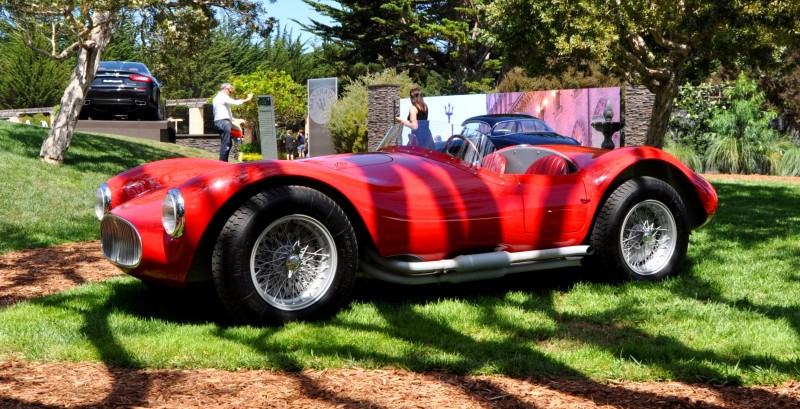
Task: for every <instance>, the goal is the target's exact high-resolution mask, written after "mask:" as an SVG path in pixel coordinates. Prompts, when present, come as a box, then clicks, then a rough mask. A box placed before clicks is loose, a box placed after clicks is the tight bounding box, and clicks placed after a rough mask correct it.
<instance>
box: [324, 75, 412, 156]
mask: <svg viewBox="0 0 800 409" xmlns="http://www.w3.org/2000/svg"><path fill="white" fill-rule="evenodd" d="M377 84H397V85H399V86H400V97H401V98H402V97H405V96H407V95H408V91H409V90H410V89H411V88H412V87H413V86H414V83H413V81H412V80H411V77H409V76H408V73H407V72H401V73H399V74H398V73H397V72H396V71H395V70H394V69H391V68H387V69H385V70H383V71H381V72H379V73H373V74H367V75H364V76H362V77H359V78H357V79H356V80H354V81H352V82H351V83H350V84H348V85H347V86H346V87H345V90H344V93H343V95H342V98H340V99H339V100H338V101H336V102H334V103H333V105H332V106H331V113H330V115H331V120H330V122H328V130H329V131H330V133H331V141H332V142H333V147H334V149H336V152H339V153H343V152H365V151H366V150H367V116H368V108H367V103H368V99H369V92H368V89H367V88H368V87H369V86H370V85H377Z"/></svg>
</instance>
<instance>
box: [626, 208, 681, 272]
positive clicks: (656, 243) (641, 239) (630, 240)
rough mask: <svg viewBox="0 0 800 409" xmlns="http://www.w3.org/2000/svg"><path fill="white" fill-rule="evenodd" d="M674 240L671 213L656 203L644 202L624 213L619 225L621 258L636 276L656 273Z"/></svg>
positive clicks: (663, 262) (674, 231)
mask: <svg viewBox="0 0 800 409" xmlns="http://www.w3.org/2000/svg"><path fill="white" fill-rule="evenodd" d="M676 238H677V226H676V224H675V218H674V217H673V216H672V212H670V210H669V209H668V208H667V207H666V206H665V205H664V204H663V203H661V202H659V201H656V200H645V201H643V202H641V203H639V204H637V205H636V206H634V207H633V208H632V209H631V210H630V212H628V214H627V216H626V217H625V221H624V222H623V224H622V230H621V231H620V243H621V248H622V257H623V258H624V260H625V263H626V264H627V265H628V267H630V268H631V269H632V270H633V271H635V272H636V273H638V274H642V275H650V274H656V273H658V272H659V271H661V269H662V268H664V266H666V265H667V264H668V263H669V261H670V259H671V258H672V253H673V252H675V246H676Z"/></svg>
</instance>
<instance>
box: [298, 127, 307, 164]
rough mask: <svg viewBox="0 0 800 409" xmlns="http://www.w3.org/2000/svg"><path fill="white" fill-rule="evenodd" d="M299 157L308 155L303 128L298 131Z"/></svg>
mask: <svg viewBox="0 0 800 409" xmlns="http://www.w3.org/2000/svg"><path fill="white" fill-rule="evenodd" d="M297 157H298V158H305V157H306V135H305V134H304V133H303V130H302V129H301V130H299V131H297Z"/></svg>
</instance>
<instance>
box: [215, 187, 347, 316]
mask: <svg viewBox="0 0 800 409" xmlns="http://www.w3.org/2000/svg"><path fill="white" fill-rule="evenodd" d="M212 260H213V261H212V272H213V276H214V283H215V286H216V288H217V293H218V294H219V296H220V299H221V300H222V303H223V304H224V305H225V307H226V308H227V309H228V311H229V312H230V313H231V314H232V315H234V316H235V317H236V318H238V319H240V320H241V321H244V322H247V323H250V324H254V325H266V324H281V323H285V322H290V321H296V320H313V319H320V318H326V317H329V316H331V315H332V314H334V313H336V312H337V311H338V310H339V309H340V308H341V307H342V305H343V304H344V303H345V302H346V301H347V299H348V298H349V295H350V291H351V290H352V287H353V283H354V281H355V273H356V268H357V266H358V249H357V244H356V237H355V233H354V231H353V227H352V226H351V224H350V221H349V220H348V218H347V216H346V215H345V213H344V212H343V211H342V209H341V208H340V207H339V206H338V205H337V204H336V203H335V202H333V200H331V199H330V198H329V197H327V196H325V195H324V194H322V193H321V192H319V191H316V190H313V189H310V188H306V187H300V186H290V187H280V188H273V189H270V190H267V191H265V192H262V193H260V194H258V195H256V196H254V197H253V198H251V199H250V200H249V201H247V202H246V203H245V204H244V205H243V206H242V207H241V208H239V209H238V210H237V211H236V212H234V214H233V215H232V216H231V217H230V218H229V219H228V222H227V223H226V224H225V227H224V228H223V229H222V232H221V234H220V236H219V238H218V240H217V243H216V246H215V248H214V254H213V259H212Z"/></svg>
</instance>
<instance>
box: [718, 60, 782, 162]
mask: <svg viewBox="0 0 800 409" xmlns="http://www.w3.org/2000/svg"><path fill="white" fill-rule="evenodd" d="M724 95H725V97H726V98H728V99H729V100H730V106H725V105H722V106H719V107H717V108H716V109H714V111H713V114H712V116H711V118H710V119H709V121H708V127H709V130H710V132H709V133H708V134H707V136H708V137H709V140H710V142H709V147H708V151H707V152H706V155H705V162H706V168H707V169H710V170H715V171H718V172H723V173H769V172H770V171H772V169H771V166H770V160H769V152H770V151H771V150H773V149H775V148H774V147H771V145H772V144H774V143H775V142H776V139H777V132H775V130H773V129H771V128H770V126H769V123H770V121H771V120H772V118H774V117H775V113H773V112H769V111H764V110H762V107H763V106H764V103H765V97H764V93H763V92H761V91H759V90H758V85H757V84H756V82H755V81H752V80H750V79H749V78H747V77H746V76H745V75H744V74H742V75H740V76H739V78H737V79H736V81H735V83H734V86H733V87H732V88H728V89H726V90H725V91H724Z"/></svg>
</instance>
